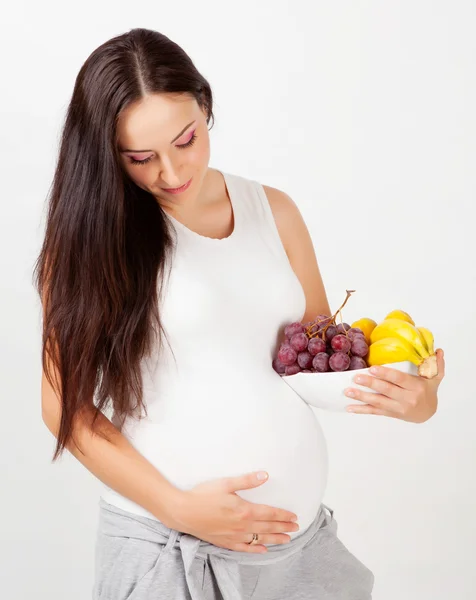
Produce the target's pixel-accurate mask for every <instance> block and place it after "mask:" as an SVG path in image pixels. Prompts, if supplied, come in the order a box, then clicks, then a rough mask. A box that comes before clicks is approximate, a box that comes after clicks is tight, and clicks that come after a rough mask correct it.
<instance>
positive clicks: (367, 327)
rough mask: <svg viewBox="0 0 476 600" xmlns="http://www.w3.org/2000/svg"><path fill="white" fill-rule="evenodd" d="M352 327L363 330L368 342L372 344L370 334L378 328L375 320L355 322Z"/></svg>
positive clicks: (365, 319)
mask: <svg viewBox="0 0 476 600" xmlns="http://www.w3.org/2000/svg"><path fill="white" fill-rule="evenodd" d="M351 327H357V328H358V329H361V330H362V332H363V334H364V336H365V339H366V340H367V343H369V344H370V334H371V333H372V331H373V330H374V329H375V328H376V327H377V323H376V322H375V321H374V320H373V319H368V318H364V319H359V320H358V321H354V322H353V323H352V325H351Z"/></svg>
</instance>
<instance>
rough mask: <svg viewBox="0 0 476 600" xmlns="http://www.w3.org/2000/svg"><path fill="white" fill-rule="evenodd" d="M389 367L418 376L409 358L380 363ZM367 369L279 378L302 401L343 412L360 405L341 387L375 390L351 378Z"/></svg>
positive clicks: (298, 374)
mask: <svg viewBox="0 0 476 600" xmlns="http://www.w3.org/2000/svg"><path fill="white" fill-rule="evenodd" d="M382 366H384V367H388V368H390V369H397V370H398V371H403V372H404V373H409V374H411V375H418V367H416V366H415V365H414V364H413V363H411V362H410V361H403V362H398V363H392V364H387V365H382ZM369 371H370V369H369V368H367V369H355V370H353V371H329V372H327V373H297V374H296V375H282V376H281V378H282V379H283V381H285V382H286V383H287V384H288V385H289V387H290V388H292V389H293V390H294V391H295V392H296V393H297V394H298V395H299V396H300V397H301V399H302V400H304V402H307V404H311V405H312V406H316V407H317V408H323V409H325V410H333V411H338V412H345V409H346V407H347V406H349V404H359V403H360V402H361V401H360V400H357V399H356V398H349V397H348V396H346V395H345V394H344V390H346V389H347V388H349V387H353V388H356V389H361V390H364V391H365V392H373V393H377V392H375V391H374V390H372V389H371V388H368V387H366V386H363V385H359V384H358V383H355V381H354V377H355V376H356V375H358V374H363V375H370V377H373V375H372V374H371V373H370V372H369Z"/></svg>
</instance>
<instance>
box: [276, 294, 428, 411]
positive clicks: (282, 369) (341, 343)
mask: <svg viewBox="0 0 476 600" xmlns="http://www.w3.org/2000/svg"><path fill="white" fill-rule="evenodd" d="M354 291H355V290H350V291H349V290H347V297H346V299H345V301H344V303H343V304H342V306H341V307H340V308H339V310H338V311H337V312H336V313H335V314H334V315H332V316H330V315H318V316H317V317H316V319H315V320H314V321H311V322H308V323H299V322H295V323H290V324H288V325H287V326H286V327H285V329H284V335H285V340H284V341H283V342H282V343H281V345H280V347H279V350H278V353H277V355H276V356H275V358H274V359H273V368H274V370H275V371H276V372H277V373H278V374H279V375H281V376H282V378H283V380H284V381H285V382H286V383H287V384H288V385H289V386H290V387H291V388H292V389H293V390H294V391H296V392H297V393H298V395H299V396H300V397H301V398H302V399H303V400H304V401H305V402H307V403H308V404H312V405H314V406H318V407H321V408H327V409H329V410H345V407H346V406H348V404H349V399H348V398H347V396H345V394H344V390H345V388H347V387H349V386H353V387H357V388H361V389H364V390H365V391H373V390H370V388H367V387H363V386H359V385H358V384H356V383H355V382H354V377H355V375H356V374H357V373H354V371H359V372H362V373H364V374H366V373H367V372H368V371H369V368H370V367H371V366H374V365H383V366H386V367H390V368H394V369H398V370H400V371H404V372H406V373H410V374H413V375H419V376H421V377H425V378H431V377H434V376H435V375H437V374H438V369H437V362H436V354H435V351H434V341H433V335H432V333H431V332H430V331H429V330H428V329H426V328H424V327H416V326H415V323H414V321H413V319H412V318H411V316H410V315H409V314H408V313H406V312H405V311H402V310H393V311H391V312H390V313H388V314H387V316H386V317H385V318H384V319H383V321H381V322H380V323H377V322H376V321H374V320H373V319H369V318H364V319H359V320H358V321H355V322H353V323H352V325H349V324H348V323H345V322H342V321H341V322H340V323H337V320H336V317H337V315H340V317H341V319H342V316H341V311H342V308H343V307H344V306H345V304H346V302H347V300H348V299H349V297H350V295H351V294H352V293H353V292H354ZM312 375H314V377H313V376H312ZM316 375H318V376H317V377H316Z"/></svg>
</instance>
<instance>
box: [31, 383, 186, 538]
mask: <svg viewBox="0 0 476 600" xmlns="http://www.w3.org/2000/svg"><path fill="white" fill-rule="evenodd" d="M41 392H42V394H41V397H42V417H43V421H44V423H45V425H46V426H47V428H48V429H49V430H50V431H51V433H52V434H53V435H54V436H55V437H56V436H57V432H58V430H59V422H60V418H61V407H60V403H59V400H58V396H57V395H56V393H55V391H54V390H53V388H52V387H51V385H50V383H49V382H48V381H47V379H46V376H45V374H44V373H43V377H42V383H41ZM94 410H95V408H94V407H91V409H90V411H89V412H86V413H84V415H83V416H82V417H78V418H77V419H76V422H75V425H74V430H73V431H74V433H73V436H74V438H75V440H76V443H77V445H78V446H79V447H80V448H81V450H82V452H80V451H79V450H78V448H77V447H76V445H75V444H74V442H73V441H71V442H70V443H69V444H68V445H67V446H66V447H67V449H68V450H69V452H70V453H71V454H73V456H75V457H76V458H77V459H78V460H79V462H81V463H82V464H83V465H84V466H85V467H86V468H87V469H88V470H89V471H90V472H91V473H92V474H93V475H95V476H96V477H97V478H98V479H100V480H101V481H102V482H103V483H105V484H106V485H107V486H109V487H111V488H112V489H113V490H115V491H117V492H118V493H119V494H121V495H123V496H125V497H126V498H129V499H130V500H132V501H133V502H136V503H137V504H139V505H141V506H143V507H144V508H145V509H146V510H148V511H149V512H150V513H152V514H153V515H155V516H156V517H157V518H158V519H159V520H160V521H162V523H164V524H165V525H167V526H168V527H172V526H173V525H175V520H174V518H173V515H172V512H174V511H173V507H175V509H176V510H178V509H179V506H180V504H181V501H182V496H183V493H182V492H181V491H180V490H179V489H178V488H176V487H174V486H173V485H172V484H171V483H170V482H169V481H168V480H167V479H165V477H164V476H163V475H161V473H160V472H159V471H158V470H157V469H156V468H155V467H154V466H153V465H152V464H151V463H150V462H149V461H148V460H147V459H146V458H144V457H143V456H142V454H140V453H139V452H138V451H137V450H136V449H135V448H134V447H133V446H132V445H131V444H130V442H129V441H128V440H127V438H126V437H125V436H124V435H122V433H120V432H119V430H118V429H117V428H116V427H115V426H114V425H113V424H112V423H111V421H110V420H109V419H108V418H107V417H106V416H105V415H103V414H102V413H100V414H99V417H98V418H97V421H96V425H95V426H97V427H100V428H101V430H102V432H103V435H104V436H105V437H106V438H107V439H103V437H101V436H99V435H97V434H93V432H92V430H91V426H90V423H91V421H92V416H93V412H94Z"/></svg>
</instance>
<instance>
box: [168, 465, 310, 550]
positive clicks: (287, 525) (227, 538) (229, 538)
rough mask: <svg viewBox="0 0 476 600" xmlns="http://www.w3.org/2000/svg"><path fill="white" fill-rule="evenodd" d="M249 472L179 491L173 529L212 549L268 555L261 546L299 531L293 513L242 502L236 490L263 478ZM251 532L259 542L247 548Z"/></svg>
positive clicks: (258, 484)
mask: <svg viewBox="0 0 476 600" xmlns="http://www.w3.org/2000/svg"><path fill="white" fill-rule="evenodd" d="M259 473H263V472H262V471H259V472H256V473H250V474H247V475H242V476H240V477H227V478H224V479H216V480H212V481H206V482H205V483H201V484H199V485H197V486H195V487H194V488H192V489H191V490H188V491H185V492H182V494H181V496H180V498H181V500H180V501H179V505H178V506H176V509H175V511H174V521H175V523H174V524H173V527H174V529H177V530H178V531H181V532H183V533H189V534H191V535H193V536H195V537H197V538H199V539H201V540H205V541H207V542H209V543H211V544H215V546H220V547H221V548H227V549H228V550H237V551H239V552H252V553H263V552H267V548H266V546H265V545H264V544H285V543H287V542H289V541H290V539H291V538H290V536H289V535H286V534H285V533H284V532H285V531H298V530H299V525H298V524H297V523H296V522H295V521H296V520H297V517H296V515H295V514H294V513H292V512H290V511H288V510H284V509H281V508H275V507H273V506H267V505H265V504H255V503H253V502H248V501H246V500H243V498H241V497H240V496H239V495H238V494H236V491H237V490H246V489H250V488H255V487H258V486H260V485H263V483H265V482H266V481H267V479H268V474H267V473H263V475H264V479H258V474H259ZM253 533H258V534H259V538H258V541H259V542H260V543H258V544H253V545H250V544H249V542H250V541H251V540H252V538H253Z"/></svg>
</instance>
